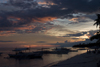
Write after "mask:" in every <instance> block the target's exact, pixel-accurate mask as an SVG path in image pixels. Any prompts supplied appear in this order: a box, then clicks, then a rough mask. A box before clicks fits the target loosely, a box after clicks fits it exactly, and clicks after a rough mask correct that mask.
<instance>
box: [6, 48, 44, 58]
mask: <svg viewBox="0 0 100 67" xmlns="http://www.w3.org/2000/svg"><path fill="white" fill-rule="evenodd" d="M26 50H29V51H30V49H29V48H16V49H15V50H12V51H14V52H15V54H8V55H9V57H10V58H18V59H26V58H28V59H32V58H42V55H43V53H42V52H27V51H26Z"/></svg>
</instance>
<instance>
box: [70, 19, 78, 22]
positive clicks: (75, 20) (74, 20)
mask: <svg viewBox="0 0 100 67" xmlns="http://www.w3.org/2000/svg"><path fill="white" fill-rule="evenodd" d="M77 20H78V18H72V19H69V21H73V22H77Z"/></svg>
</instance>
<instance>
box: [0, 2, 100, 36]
mask: <svg viewBox="0 0 100 67" xmlns="http://www.w3.org/2000/svg"><path fill="white" fill-rule="evenodd" d="M31 1H32V0H28V1H27V2H24V1H23V0H21V1H17V0H16V1H13V0H10V1H9V2H10V3H7V4H4V6H9V4H10V5H11V6H14V7H15V8H20V10H16V11H13V10H12V11H5V10H3V11H0V31H8V30H14V29H15V28H19V27H25V26H23V25H29V24H30V23H35V22H42V21H41V20H40V18H43V17H57V18H58V17H61V18H62V17H66V18H67V17H73V16H72V15H71V14H73V13H75V12H84V13H89V12H96V11H98V8H99V5H100V4H99V2H100V1H99V0H92V1H90V2H89V1H88V0H77V1H75V0H46V1H50V2H53V3H55V4H56V5H48V6H50V8H46V7H41V6H39V5H38V4H37V3H36V2H31ZM2 8H3V7H2ZM63 8H66V9H63ZM87 17H90V16H87ZM18 18H19V19H20V20H19V19H18ZM91 18H94V17H91ZM49 21H50V20H49ZM78 21H80V22H86V21H87V20H84V19H83V20H78ZM37 30H38V31H40V30H44V28H41V27H36V28H34V29H32V31H34V32H35V31H37ZM78 35H79V34H78ZM74 36H75V35H74Z"/></svg>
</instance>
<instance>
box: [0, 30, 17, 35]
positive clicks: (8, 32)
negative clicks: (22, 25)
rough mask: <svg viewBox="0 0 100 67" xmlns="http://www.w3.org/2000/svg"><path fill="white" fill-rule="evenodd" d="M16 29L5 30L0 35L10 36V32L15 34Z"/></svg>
mask: <svg viewBox="0 0 100 67" xmlns="http://www.w3.org/2000/svg"><path fill="white" fill-rule="evenodd" d="M15 33H16V32H15V31H3V32H0V36H10V34H15Z"/></svg>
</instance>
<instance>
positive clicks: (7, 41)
mask: <svg viewBox="0 0 100 67" xmlns="http://www.w3.org/2000/svg"><path fill="white" fill-rule="evenodd" d="M0 42H2V43H3V42H4V43H5V42H16V41H2V40H0Z"/></svg>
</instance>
